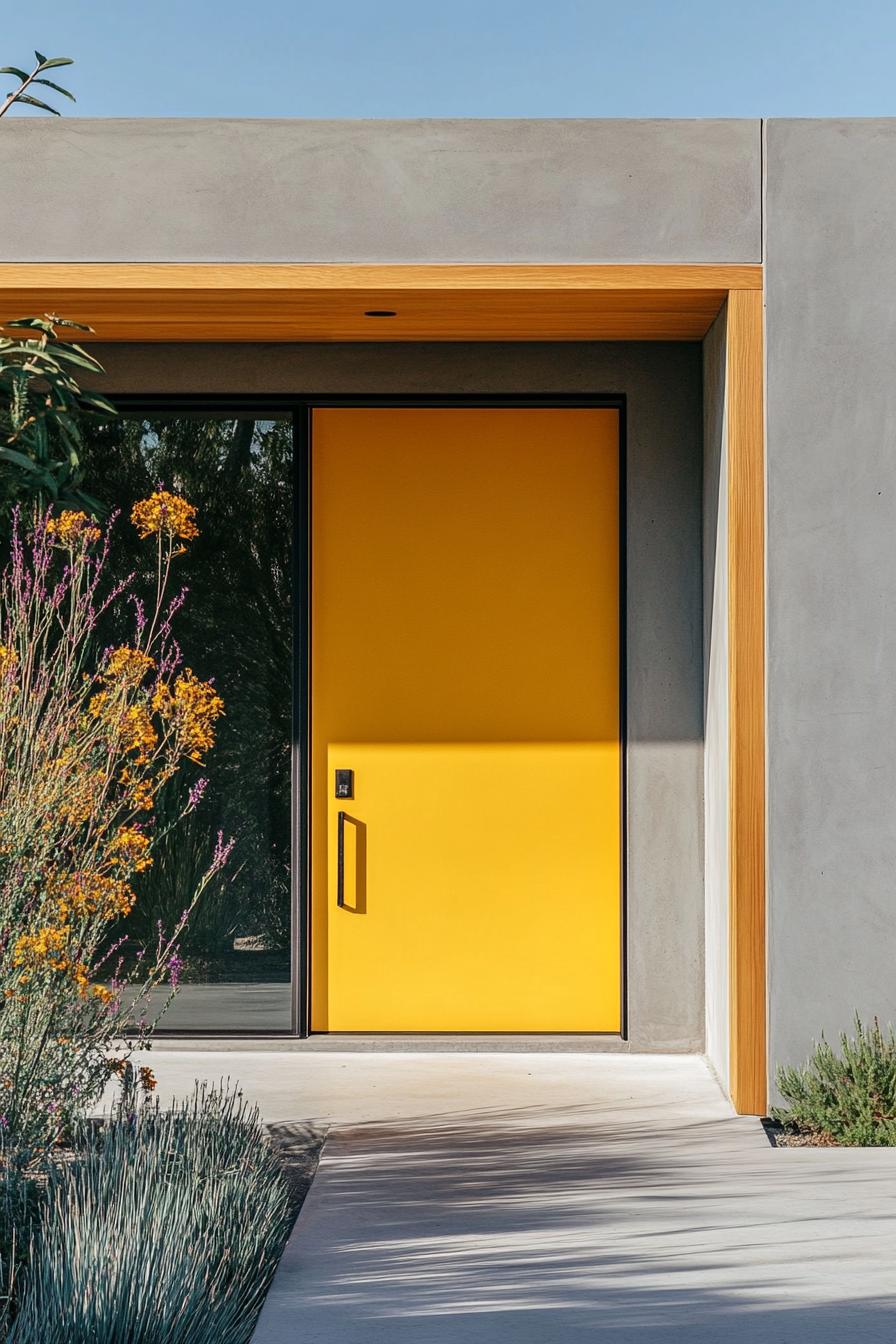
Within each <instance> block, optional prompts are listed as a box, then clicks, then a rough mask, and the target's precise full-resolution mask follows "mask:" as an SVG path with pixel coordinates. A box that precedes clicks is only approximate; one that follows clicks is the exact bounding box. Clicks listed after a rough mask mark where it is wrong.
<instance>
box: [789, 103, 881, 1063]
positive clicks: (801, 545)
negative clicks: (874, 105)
mask: <svg viewBox="0 0 896 1344" xmlns="http://www.w3.org/2000/svg"><path fill="white" fill-rule="evenodd" d="M767 172H768V180H767V261H768V268H767V285H768V314H767V321H768V357H767V363H768V782H769V793H768V826H769V832H768V854H769V910H768V913H769V977H770V1054H771V1062H772V1063H773V1064H774V1063H775V1062H793V1061H799V1060H801V1059H802V1058H803V1057H804V1056H805V1054H806V1052H807V1050H808V1048H809V1046H810V1044H811V1042H812V1040H813V1039H814V1038H817V1037H818V1035H819V1033H820V1032H822V1031H824V1032H825V1033H826V1034H827V1035H828V1037H829V1038H832V1037H834V1036H835V1035H836V1033H837V1032H838V1031H840V1030H841V1029H843V1028H848V1027H849V1026H850V1024H851V1019H852V1015H853V1012H854V1010H856V1009H857V1010H858V1011H859V1012H860V1013H861V1014H862V1015H863V1017H865V1018H870V1017H871V1016H872V1015H874V1014H879V1015H880V1017H881V1018H882V1019H884V1020H887V1019H896V973H894V968H896V689H894V688H896V677H894V669H896V231H894V203H896V188H894V184H896V121H893V120H887V121H875V120H869V121H773V122H770V123H769V125H768V169H767Z"/></svg>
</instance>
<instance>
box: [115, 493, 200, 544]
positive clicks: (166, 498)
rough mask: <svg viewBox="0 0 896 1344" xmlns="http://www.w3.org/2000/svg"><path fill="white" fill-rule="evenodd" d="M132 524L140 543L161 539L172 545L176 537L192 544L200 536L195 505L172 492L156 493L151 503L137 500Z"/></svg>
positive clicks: (150, 500) (132, 513) (146, 500)
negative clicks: (167, 540) (149, 538)
mask: <svg viewBox="0 0 896 1344" xmlns="http://www.w3.org/2000/svg"><path fill="white" fill-rule="evenodd" d="M131 522H132V523H133V524H134V526H135V527H136V529H137V532H138V535H139V536H140V538H141V540H144V539H145V538H146V537H155V536H160V535H161V536H165V537H167V538H168V539H169V541H171V540H173V539H174V538H175V537H180V538H181V539H182V540H183V541H192V540H193V538H194V537H198V536H199V528H198V527H197V526H196V505H195V504H189V503H188V502H187V500H185V499H183V498H182V497H181V496H180V495H173V494H171V492H170V491H169V490H156V491H155V493H154V494H152V495H150V497H149V499H140V500H138V501H137V503H136V504H135V505H134V507H133V508H132V509H131Z"/></svg>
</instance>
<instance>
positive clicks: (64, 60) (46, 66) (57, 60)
mask: <svg viewBox="0 0 896 1344" xmlns="http://www.w3.org/2000/svg"><path fill="white" fill-rule="evenodd" d="M34 54H35V56H36V55H37V52H35V53H34ZM74 63H75V62H74V61H73V60H72V58H71V56H54V57H53V58H52V60H49V61H48V60H47V58H46V57H45V56H43V57H41V62H40V68H41V70H52V69H53V67H54V66H56V65H74Z"/></svg>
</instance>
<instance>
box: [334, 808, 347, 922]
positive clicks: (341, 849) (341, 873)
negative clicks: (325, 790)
mask: <svg viewBox="0 0 896 1344" xmlns="http://www.w3.org/2000/svg"><path fill="white" fill-rule="evenodd" d="M345 818H346V813H345V812H339V813H338V814H337V820H336V905H337V907H338V908H339V909H340V910H344V909H345Z"/></svg>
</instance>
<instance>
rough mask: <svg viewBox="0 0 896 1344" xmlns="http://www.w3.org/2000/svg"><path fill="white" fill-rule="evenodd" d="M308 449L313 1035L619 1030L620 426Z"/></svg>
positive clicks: (471, 412) (327, 422) (513, 422)
mask: <svg viewBox="0 0 896 1344" xmlns="http://www.w3.org/2000/svg"><path fill="white" fill-rule="evenodd" d="M311 452H312V511H311V516H312V536H313V542H312V578H313V585H312V586H313V593H312V605H311V643H312V661H311V705H312V714H311V799H312V835H311V870H312V875H311V893H312V895H311V907H312V919H311V949H312V953H311V1026H312V1030H314V1031H432V1032H437V1031H446V1032H452V1031H453V1032H480V1031H481V1032H489V1031H498V1032H565V1031H618V1030H619V1029H620V959H621V958H620V883H621V865H620V850H621V846H620V831H621V793H620V763H621V749H620V701H619V421H618V413H617V412H616V411H615V410H609V409H566V408H564V409H541V408H537V409H535V408H526V409H505V408H491V407H490V408H487V409H480V408H475V409H468V408H460V407H457V408H437V409H430V408H416V407H414V408H407V407H402V408H395V409H380V408H377V409H369V408H363V409H362V408H351V409H343V408H339V409H319V410H315V411H314V412H313V416H312V449H311ZM337 770H339V771H352V772H353V775H352V777H351V784H350V787H351V792H352V795H353V796H352V797H351V798H342V799H340V798H337V797H336V796H335V794H336V787H335V785H336V771H337ZM340 813H342V814H343V815H342V817H341V818H340ZM340 837H341V838H340ZM340 850H341V862H340Z"/></svg>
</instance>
